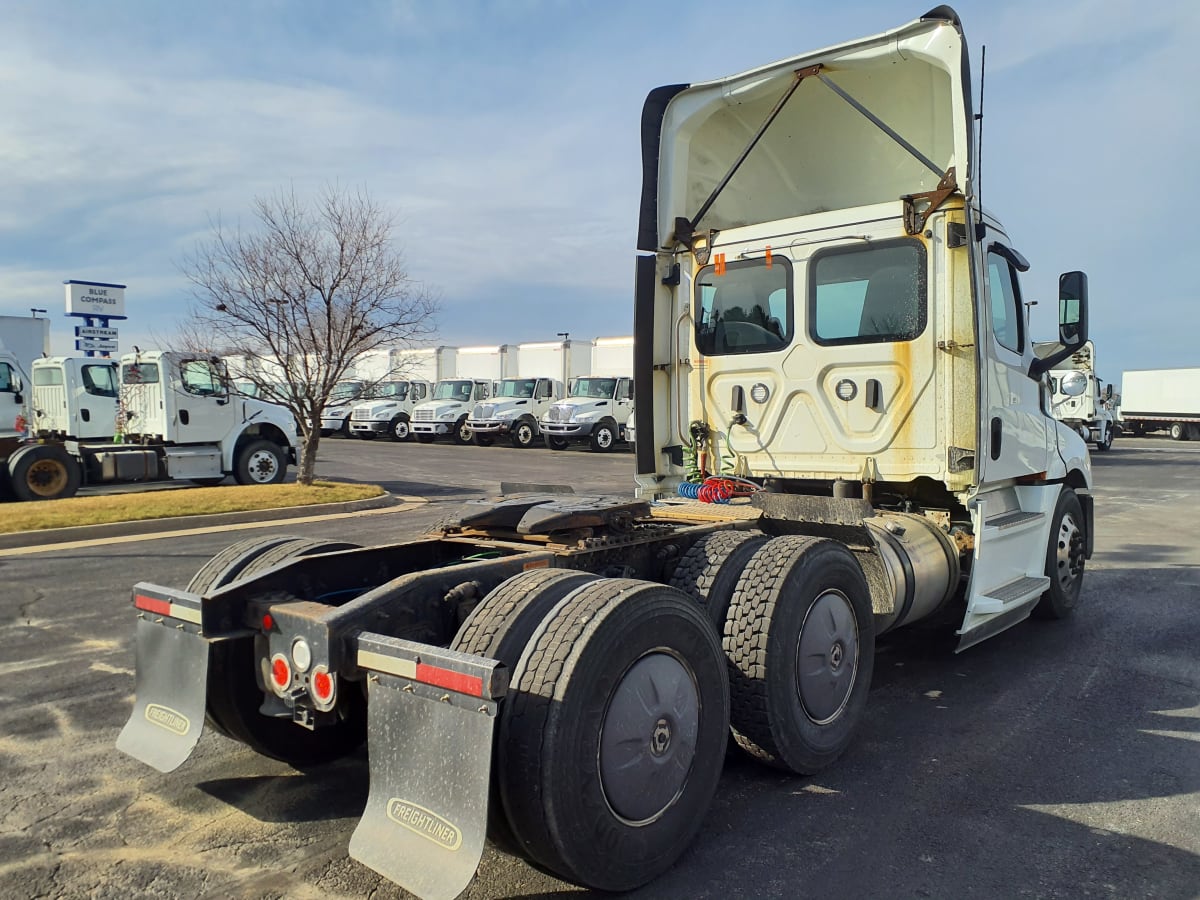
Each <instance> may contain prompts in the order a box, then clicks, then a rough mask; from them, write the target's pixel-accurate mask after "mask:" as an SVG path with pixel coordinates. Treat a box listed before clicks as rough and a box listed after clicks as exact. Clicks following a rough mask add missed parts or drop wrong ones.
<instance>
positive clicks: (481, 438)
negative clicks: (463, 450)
mask: <svg viewBox="0 0 1200 900" xmlns="http://www.w3.org/2000/svg"><path fill="white" fill-rule="evenodd" d="M471 439H472V440H473V441H474V442H475V444H476V446H478V447H490V446H492V444H494V443H496V439H495V438H494V437H492V436H491V435H490V434H481V433H480V432H478V431H473V432H471Z"/></svg>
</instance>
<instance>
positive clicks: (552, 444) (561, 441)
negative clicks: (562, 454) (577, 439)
mask: <svg viewBox="0 0 1200 900" xmlns="http://www.w3.org/2000/svg"><path fill="white" fill-rule="evenodd" d="M570 445H571V442H570V441H569V440H567V439H566V438H565V437H554V436H553V435H549V434H548V435H546V446H547V447H549V448H550V449H551V450H566V449H567V447H569V446H570Z"/></svg>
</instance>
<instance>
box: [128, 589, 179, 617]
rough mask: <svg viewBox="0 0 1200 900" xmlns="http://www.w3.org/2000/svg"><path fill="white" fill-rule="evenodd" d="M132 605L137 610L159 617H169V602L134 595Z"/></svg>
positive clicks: (142, 595)
mask: <svg viewBox="0 0 1200 900" xmlns="http://www.w3.org/2000/svg"><path fill="white" fill-rule="evenodd" d="M133 605H134V606H136V607H137V608H138V609H144V610H145V611H146V612H152V613H154V614H155V615H159V616H169V615H170V614H171V603H170V601H169V600H159V599H158V598H156V597H147V596H145V595H144V594H135V595H134V598H133Z"/></svg>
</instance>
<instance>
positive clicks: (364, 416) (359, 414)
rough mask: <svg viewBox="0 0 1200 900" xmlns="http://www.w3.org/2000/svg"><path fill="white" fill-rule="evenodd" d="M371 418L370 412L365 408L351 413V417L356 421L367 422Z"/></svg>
mask: <svg viewBox="0 0 1200 900" xmlns="http://www.w3.org/2000/svg"><path fill="white" fill-rule="evenodd" d="M370 418H371V414H370V412H368V411H367V410H365V409H356V410H354V412H352V413H350V419H351V420H352V421H354V422H365V421H367V420H368V419H370Z"/></svg>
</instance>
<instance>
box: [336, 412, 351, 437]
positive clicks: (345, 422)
mask: <svg viewBox="0 0 1200 900" xmlns="http://www.w3.org/2000/svg"><path fill="white" fill-rule="evenodd" d="M337 433H338V436H339V437H344V438H349V437H350V416H349V414H347V415H346V418H344V419H342V426H341V427H340V428H339V429H338V430H337Z"/></svg>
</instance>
